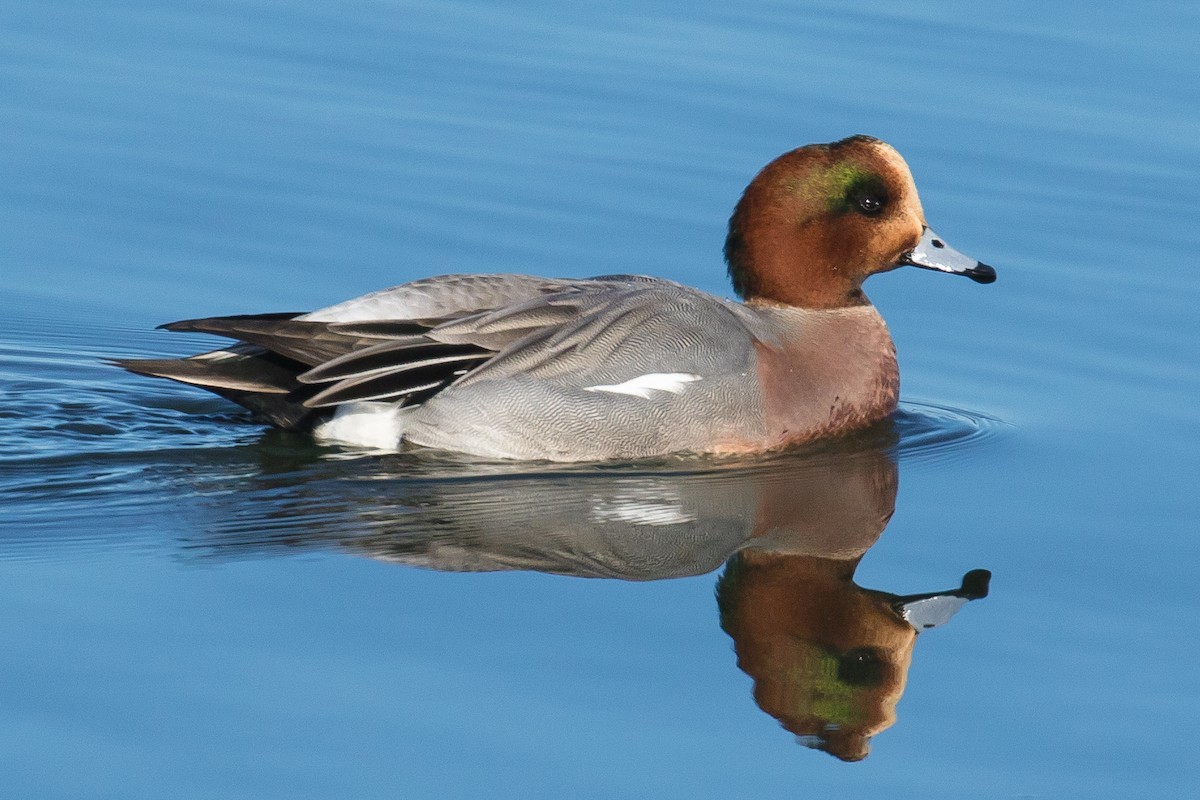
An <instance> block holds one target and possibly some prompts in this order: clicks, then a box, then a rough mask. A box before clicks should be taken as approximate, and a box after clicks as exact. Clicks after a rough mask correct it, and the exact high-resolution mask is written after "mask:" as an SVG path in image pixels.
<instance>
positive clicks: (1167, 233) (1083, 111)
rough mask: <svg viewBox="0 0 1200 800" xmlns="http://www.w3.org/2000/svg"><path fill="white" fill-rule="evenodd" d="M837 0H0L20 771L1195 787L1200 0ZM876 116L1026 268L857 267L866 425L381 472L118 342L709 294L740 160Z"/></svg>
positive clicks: (682, 793)
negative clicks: (881, 324)
mask: <svg viewBox="0 0 1200 800" xmlns="http://www.w3.org/2000/svg"><path fill="white" fill-rule="evenodd" d="M847 8H848V6H846V5H845V4H839V3H806V4H803V5H801V6H797V5H793V4H778V5H776V4H770V3H748V4H747V3H742V4H734V5H730V4H728V3H666V2H664V3H637V4H632V3H631V4H620V3H618V4H606V5H605V6H604V7H599V8H592V9H589V10H581V9H567V8H565V7H564V6H563V5H562V4H559V3H537V2H529V3H523V4H521V5H520V6H519V7H515V8H514V7H505V8H501V7H500V6H498V5H495V4H490V3H476V2H458V3H431V4H423V3H392V2H355V3H342V4H329V3H315V2H307V1H306V0H291V1H290V2H287V3H283V2H219V3H206V4H202V5H197V4H192V3H182V2H158V3H154V2H133V3H115V2H105V1H103V0H101V1H100V2H95V1H93V2H87V3H82V2H78V3H69V2H43V3H37V4H16V3H7V4H3V5H2V6H0V119H3V120H4V123H3V125H0V218H3V219H4V233H3V234H0V270H2V272H0V274H2V276H3V286H4V289H3V292H0V607H2V608H3V613H0V764H2V765H3V768H2V769H0V796H3V797H13V798H25V797H29V798H35V797H36V798H73V799H74V798H93V797H94V798H160V797H187V798H190V797H197V798H199V797H204V798H240V797H245V798H268V797H272V798H273V797H279V798H301V797H305V798H307V797H312V798H328V797H355V798H374V797H480V796H520V797H562V796H592V797H632V796H647V797H650V796H653V797H687V798H693V797H709V796H714V797H715V796H735V797H741V796H753V795H756V794H762V795H767V796H781V795H817V796H819V795H822V794H831V793H836V796H845V797H860V796H868V795H871V794H873V795H876V796H884V797H914V798H915V797H920V798H925V797H945V796H950V795H951V794H958V793H962V792H969V793H971V795H973V796H976V797H987V798H991V797H997V798H1010V797H1012V798H1015V797H1047V798H1049V797H1089V798H1095V797H1100V798H1108V797H1112V798H1127V797H1147V796H1174V797H1186V796H1192V795H1193V794H1194V793H1195V792H1196V790H1197V789H1198V788H1200V767H1197V765H1196V758H1195V752H1194V751H1195V746H1194V741H1193V738H1194V737H1193V736H1192V735H1191V733H1190V731H1191V729H1192V728H1193V727H1194V726H1193V721H1194V719H1195V718H1196V716H1197V714H1198V713H1200V693H1198V692H1197V689H1196V684H1197V680H1196V679H1197V673H1196V667H1195V664H1196V662H1197V656H1198V655H1200V648H1198V647H1197V645H1196V644H1195V637H1194V635H1193V634H1192V629H1193V628H1194V625H1195V619H1196V617H1197V614H1200V597H1198V595H1197V593H1196V591H1195V571H1196V565H1197V563H1198V562H1200V544H1198V541H1197V536H1196V523H1195V520H1196V518H1197V516H1198V515H1200V500H1198V497H1200V492H1197V484H1198V478H1200V456H1198V455H1197V450H1198V446H1197V445H1198V444H1200V412H1198V411H1197V404H1196V398H1197V396H1198V395H1200V370H1198V368H1197V360H1196V354H1197V353H1200V341H1198V339H1200V326H1198V325H1197V314H1196V310H1195V309H1196V307H1197V304H1198V302H1200V289H1198V286H1200V279H1198V278H1197V272H1196V264H1195V262H1196V253H1197V252H1198V251H1200V233H1198V231H1200V228H1198V227H1197V226H1196V223H1195V216H1196V214H1195V202H1194V200H1193V195H1194V187H1195V185H1196V183H1197V180H1198V179H1200V147H1197V140H1196V124H1197V123H1196V120H1197V118H1198V114H1200V45H1198V42H1200V12H1197V11H1196V10H1195V9H1194V8H1192V7H1190V6H1187V7H1185V4H1167V3H1164V4H1154V3H1149V4H1139V5H1136V6H1130V7H1129V8H1122V7H1117V6H1115V5H1113V6H1112V7H1108V6H1103V5H1102V6H1088V7H1086V8H1084V7H1082V6H1081V7H1080V9H1079V10H1065V9H1064V8H1061V7H1057V6H1054V5H1047V4H1045V3H1036V4H1035V3H1013V4H1005V5H1004V7H1003V8H1000V9H994V10H984V11H970V12H968V11H967V9H966V7H965V6H962V5H961V4H950V3H935V2H926V3H910V4H905V5H904V6H903V7H902V8H898V7H897V6H896V4H892V3H886V4H885V3H875V4H855V5H854V8H853V9H852V10H847ZM855 132H865V133H871V134H874V135H877V136H880V137H882V138H885V139H887V140H889V141H891V142H892V143H893V144H895V145H896V146H897V147H898V148H899V149H900V151H901V152H902V153H904V154H905V156H906V157H907V158H908V160H909V163H910V165H911V167H912V169H913V172H914V173H915V175H916V179H917V183H918V186H919V187H920V188H921V191H922V198H923V201H924V205H925V209H926V213H927V215H928V217H929V219H930V222H931V224H932V225H933V226H934V227H936V229H937V230H938V231H939V232H940V233H941V234H943V235H945V236H946V237H947V238H948V240H949V241H950V242H951V243H952V244H954V245H955V246H956V247H958V248H960V249H962V250H964V251H965V252H968V253H971V254H972V255H974V256H976V257H978V258H981V259H983V260H985V261H987V262H989V263H992V264H994V265H996V267H997V268H998V270H999V273H1000V279H999V281H998V282H997V283H996V284H995V285H994V286H990V287H980V286H976V285H974V284H972V283H970V282H969V281H963V280H956V279H951V278H947V277H945V276H940V275H935V274H933V273H928V272H919V271H916V270H902V271H899V272H894V273H890V274H888V275H884V276H879V277H876V278H873V279H872V280H871V281H870V282H869V283H868V286H867V288H868V291H869V293H870V294H871V297H872V299H873V300H874V301H875V303H876V304H877V305H878V306H879V307H880V308H881V310H882V311H883V313H884V316H885V317H886V318H887V319H888V321H889V324H890V325H891V328H892V331H893V334H894V336H895V339H896V342H897V346H898V348H899V353H900V361H901V369H902V372H903V376H904V404H903V409H902V411H901V412H900V413H899V414H898V415H897V417H896V418H895V419H894V420H892V421H891V422H890V423H889V424H887V425H884V426H881V427H880V428H879V429H876V430H872V431H868V432H866V433H864V434H863V435H862V436H858V437H854V438H853V439H852V440H849V441H844V442H839V443H835V444H831V445H829V446H826V447H822V448H819V449H817V450H814V451H811V452H802V453H794V454H788V455H786V456H776V457H772V458H765V459H754V460H748V461H718V460H690V461H680V460H670V459H667V460H663V461H661V462H655V463H648V464H639V465H624V466H622V465H610V466H606V467H604V468H594V467H592V468H588V467H577V468H571V469H567V470H551V469H548V468H545V467H539V466H536V465H534V466H528V465H527V466H520V467H519V466H513V465H498V464H482V463H472V462H470V461H469V460H464V459H458V458H454V457H450V456H412V455H405V456H393V457H367V458H363V457H351V456H352V455H353V454H349V453H344V452H339V451H337V450H334V449H330V448H319V447H317V446H315V445H314V444H313V443H312V442H310V441H308V440H306V439H305V438H303V437H296V436H289V435H283V434H279V433H273V432H267V431H264V430H263V429H262V428H261V427H259V426H257V425H255V424H253V423H252V422H251V421H250V420H249V419H248V418H247V417H246V416H245V415H243V414H242V413H241V412H240V411H239V410H238V409H236V408H234V407H232V406H230V405H228V404H226V403H224V402H223V401H221V400H219V399H215V398H212V397H210V396H208V395H205V394H204V393H201V392H198V391H194V390H189V389H187V388H185V387H182V386H178V385H173V384H169V383H166V382H153V381H150V380H146V379H140V378H135V377H133V376H130V375H126V374H123V373H121V372H120V371H117V370H115V369H113V368H111V367H108V366H106V365H105V364H104V362H103V359H104V358H107V357H114V356H135V357H136V356H148V355H168V354H176V355H182V354H185V353H188V352H193V351H195V350H196V349H198V348H200V347H203V346H205V345H206V344H208V342H207V341H206V340H205V339H204V338H203V337H197V336H191V337H189V336H186V335H178V334H167V333H162V332H157V331H154V330H153V326H154V325H156V324H158V323H160V322H165V321H169V320H173V319H178V318H183V317H191V316H201V315H208V314H228V313H247V312H257V311H276V310H277V311H291V310H305V309H310V308H314V307H318V306H322V305H327V304H329V303H331V302H334V301H337V300H341V299H344V298H346V297H350V296H353V295H355V294H358V293H361V292H364V291H368V290H371V289H375V288H379V287H382V286H387V285H391V284H395V283H398V282H401V281H404V280H407V279H411V278H416V277H420V276H423V275H427V274H433V273H438V272H445V271H520V272H532V273H541V274H547V275H570V276H586V275H593V274H603V273H612V272H630V271H637V272H646V273H651V274H655V275H660V276H664V277H668V278H672V279H675V280H680V281H684V282H687V283H691V284H693V285H697V286H700V287H701V288H704V289H707V290H709V291H713V292H717V293H726V292H727V291H728V290H727V288H726V285H725V280H724V275H723V267H722V265H721V262H720V253H719V251H720V245H721V242H722V241H723V237H724V225H725V221H726V219H727V217H728V214H729V211H730V209H731V208H732V205H733V203H734V201H735V200H736V198H737V196H738V194H739V192H740V191H741V189H742V188H743V186H744V185H745V183H746V181H747V180H748V179H749V178H750V177H751V176H752V175H753V174H754V172H755V171H756V170H757V169H758V168H759V167H760V166H761V165H762V164H764V163H766V161H768V160H769V159H770V158H772V157H774V156H775V155H777V154H778V153H780V152H782V151H784V150H787V149H790V148H792V147H795V146H797V145H799V144H804V143H807V142H812V141H828V140H831V139H835V138H840V137H842V136H845V135H847V134H850V133H855ZM893 509H894V516H892V517H891V520H890V523H888V522H887V520H888V515H889V514H891V513H892V511H893ZM885 524H886V531H885V530H884V527H885ZM752 534H765V535H758V536H752ZM868 550H869V552H867V551H868ZM860 559H861V563H859V560H860ZM727 561H728V563H727ZM973 569H987V570H990V571H991V572H992V574H993V576H994V577H993V580H992V585H991V593H990V595H989V596H988V597H987V598H986V599H983V600H979V601H976V602H971V603H969V604H967V605H966V606H965V607H964V608H962V610H961V611H960V612H959V613H958V615H957V616H955V617H954V619H953V620H952V621H950V622H949V624H947V625H945V626H944V627H938V628H937V629H935V630H930V631H927V632H925V633H922V634H920V635H919V637H915V634H914V632H913V629H912V628H911V627H909V626H908V625H907V624H905V623H903V622H902V620H901V619H900V617H899V615H898V613H897V611H896V610H895V608H894V604H896V603H902V602H904V601H905V600H909V601H912V600H914V598H911V597H905V596H906V595H911V594H920V593H931V592H938V591H942V590H951V589H954V588H956V587H958V586H959V583H960V581H961V579H962V576H963V575H964V574H965V573H967V572H968V571H970V570H973ZM937 602H943V603H953V599H952V598H951V599H943V600H940V601H937ZM935 610H936V609H935ZM926 611H927V612H928V609H927V610H926ZM914 637H915V638H916V641H915V642H914ZM866 650H869V651H870V653H872V654H873V655H872V656H871V658H869V659H866V660H865V661H864V660H863V659H858V661H855V658H854V657H853V656H854V654H856V653H860V652H862V651H866ZM901 692H902V696H901ZM831 724H832V725H834V726H835V727H832V728H821V730H825V731H826V733H825V740H824V741H823V742H822V741H820V740H819V737H816V738H814V735H813V731H814V730H815V729H816V728H820V726H823V725H831ZM814 726H816V727H814ZM829 731H835V733H829ZM868 733H874V734H875V735H874V738H873V739H872V740H871V742H870V750H871V751H870V755H869V757H867V758H865V759H864V760H861V761H858V762H856V763H846V762H844V761H842V760H839V759H837V758H834V757H831V756H830V755H827V754H825V753H822V752H819V751H817V750H815V749H812V748H811V747H805V746H803V745H804V744H808V745H810V746H811V745H823V746H824V747H825V749H829V750H833V751H837V752H838V753H839V754H840V755H842V756H844V757H856V758H857V757H859V756H861V755H862V750H863V748H864V747H865V746H866V744H865V741H864V737H865V736H866V735H867V734H868ZM798 737H799V741H798Z"/></svg>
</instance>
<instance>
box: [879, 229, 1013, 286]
mask: <svg viewBox="0 0 1200 800" xmlns="http://www.w3.org/2000/svg"><path fill="white" fill-rule="evenodd" d="M905 265H909V266H914V267H921V268H922V269H936V270H938V271H939V272H949V273H951V274H952V275H966V276H967V277H968V278H970V279H971V280H973V281H975V282H976V283H991V282H992V281H994V280H996V270H994V269H992V268H991V267H989V266H988V265H987V264H983V263H981V262H979V261H976V260H975V259H973V258H971V257H970V256H967V255H963V254H962V253H960V252H958V251H957V250H955V249H954V248H953V247H951V246H950V245H948V244H946V241H945V239H943V238H942V237H940V236H938V235H937V234H936V233H934V232H933V229H932V228H925V230H924V231H922V233H921V241H920V242H918V243H917V246H916V247H914V248H913V249H912V250H910V251H908V252H907V253H905V254H904V255H903V256H901V257H900V261H899V263H898V266H905Z"/></svg>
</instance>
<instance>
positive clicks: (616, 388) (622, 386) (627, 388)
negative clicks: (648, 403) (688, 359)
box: [583, 372, 700, 400]
mask: <svg viewBox="0 0 1200 800" xmlns="http://www.w3.org/2000/svg"><path fill="white" fill-rule="evenodd" d="M698 380H700V376H699V375H693V374H692V373H690V372H651V373H648V374H646V375H638V376H637V377H636V378H630V379H629V380H627V381H625V382H624V383H615V384H611V385H605V386H585V387H583V390H584V391H585V392H608V393H610V394H629V395H633V396H634V397H641V398H643V399H646V400H649V399H650V393H651V392H669V393H670V394H679V393H680V392H682V391H683V387H684V386H686V385H687V384H689V383H691V382H692V381H698Z"/></svg>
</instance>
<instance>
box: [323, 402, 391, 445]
mask: <svg viewBox="0 0 1200 800" xmlns="http://www.w3.org/2000/svg"><path fill="white" fill-rule="evenodd" d="M404 412H405V409H402V408H400V407H399V406H397V405H395V404H393V403H370V402H358V403H346V404H344V405H340V406H338V409H337V411H336V412H334V415H333V419H331V420H329V421H328V422H323V423H321V424H320V425H318V426H317V427H316V428H314V429H313V436H314V437H316V438H317V439H320V440H322V441H332V442H340V443H342V444H349V445H354V446H355V447H365V448H368V449H371V450H390V451H396V450H399V449H400V437H401V436H403V435H404V416H405V413H404Z"/></svg>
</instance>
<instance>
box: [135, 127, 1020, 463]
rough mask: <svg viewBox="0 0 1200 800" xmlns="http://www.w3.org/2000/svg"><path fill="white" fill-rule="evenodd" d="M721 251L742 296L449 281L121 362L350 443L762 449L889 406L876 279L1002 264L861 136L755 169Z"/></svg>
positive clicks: (662, 285)
mask: <svg viewBox="0 0 1200 800" xmlns="http://www.w3.org/2000/svg"><path fill="white" fill-rule="evenodd" d="M724 256H725V262H726V265H727V268H728V274H729V278H730V281H731V283H732V286H733V290H734V292H735V294H736V295H737V299H729V298H723V297H718V296H715V295H712V294H710V293H707V292H703V291H700V290H698V289H695V288H691V287H689V286H685V285H683V284H680V283H676V282H673V281H669V280H665V279H662V278H656V277H650V276H646V275H633V274H630V275H603V276H599V277H594V278H588V279H569V278H543V277H536V276H532V275H520V274H453V275H440V276H436V277H429V278H423V279H420V280H415V281H412V282H409V283H404V284H402V285H399V286H394V287H391V288H388V289H383V290H380V291H376V292H372V293H370V294H366V295H363V296H361V297H356V298H353V299H351V300H347V301H345V302H341V303H337V304H335V305H331V306H328V307H326V308H322V309H319V310H317V311H312V312H308V313H271V314H251V315H237V316H222V317H208V318H201V319H191V320H182V321H179V322H172V323H168V324H166V325H162V326H160V327H161V328H165V329H167V330H170V331H191V332H199V333H207V334H214V335H217V336H221V337H225V338H227V339H232V340H234V343H233V344H232V345H230V346H227V347H222V348H220V349H216V350H212V351H208V352H204V353H200V354H197V355H193V356H190V357H186V358H171V359H117V360H115V362H114V363H115V364H116V365H118V366H120V367H122V368H124V369H126V370H129V371H130V372H133V373H138V374H141V375H147V376H153V377H159V378H167V379H170V380H174V381H179V382H182V383H185V384H190V385H193V386H197V387H201V388H203V389H206V390H208V391H211V392H214V393H216V394H218V395H220V396H222V397H225V398H227V399H229V400H232V401H233V402H235V403H238V404H240V405H242V406H244V407H246V408H248V409H249V410H250V411H251V412H252V414H253V415H254V416H255V417H256V418H257V419H259V420H261V421H263V422H265V423H268V424H271V425H274V426H277V427H280V428H284V429H287V430H292V431H307V432H311V433H312V434H313V435H314V436H315V437H316V438H317V439H318V440H321V441H322V442H324V443H329V444H340V445H345V446H350V447H356V448H367V449H371V450H383V451H401V450H410V449H421V448H430V449H434V450H441V451H452V452H456V453H461V454H466V455H468V456H474V457H479V458H484V459H503V460H523V461H530V460H542V461H552V462H583V461H609V460H633V459H646V458H657V457H662V456H668V455H673V454H692V455H709V454H712V455H737V454H747V453H763V452H769V451H775V450H780V449H783V448H789V447H794V446H798V445H802V444H805V443H810V442H813V441H815V440H819V439H824V438H828V437H835V436H839V435H843V434H846V433H848V432H850V431H853V430H856V429H859V428H864V427H868V426H871V425H873V424H875V423H876V422H878V421H880V420H882V419H884V418H886V417H888V416H889V415H891V414H892V412H894V411H895V409H896V406H897V403H898V401H899V391H900V376H899V369H898V365H897V361H896V349H895V345H894V344H893V341H892V338H891V335H890V333H889V331H888V328H887V325H886V324H885V322H884V320H883V318H882V316H881V315H880V314H879V312H878V311H877V310H876V308H875V307H874V306H873V305H872V304H871V302H870V301H869V300H868V298H867V296H866V295H865V294H864V292H863V288H862V287H863V282H864V281H865V280H866V279H867V278H868V277H869V276H871V275H874V274H876V273H880V272H887V271H889V270H893V269H896V268H899V267H902V266H914V267H920V268H924V269H929V270H936V271H940V272H943V273H947V274H952V275H962V276H966V277H968V278H970V279H972V280H974V281H976V282H978V283H991V282H993V281H994V280H995V279H996V271H995V270H994V269H993V268H992V267H990V266H988V265H987V264H983V263H981V262H979V261H977V260H975V259H973V258H970V257H969V256H966V255H964V254H963V253H961V252H959V251H957V250H955V249H954V248H952V247H950V246H949V245H948V244H947V243H946V241H945V240H944V239H942V238H941V237H940V236H939V235H938V234H936V233H935V232H934V231H933V229H932V228H930V227H929V225H928V224H927V222H926V219H925V213H924V211H923V209H922V207H921V201H920V199H919V197H918V195H917V189H916V185H915V184H914V182H913V177H912V174H911V172H910V170H909V168H908V165H907V164H906V163H905V161H904V159H903V158H902V157H901V155H900V154H899V153H898V152H897V151H896V149H895V148H893V147H892V146H891V145H889V144H887V143H886V142H883V141H882V140H880V139H876V138H874V137H871V136H865V135H856V136H851V137H848V138H845V139H841V140H839V141H835V142H831V143H822V144H809V145H806V146H803V147H799V148H797V149H794V150H791V151H789V152H786V153H784V154H783V155H781V156H779V157H778V158H776V159H774V160H773V161H771V162H770V163H769V164H767V165H766V166H765V167H764V168H763V169H762V170H761V171H760V172H759V173H758V174H757V175H756V176H755V177H754V178H753V180H751V181H750V183H749V185H748V186H747V187H746V189H745V191H744V192H743V193H742V196H741V198H740V199H739V201H738V202H737V204H736V206H735V208H734V211H733V214H732V216H731V217H730V219H729V227H728V233H727V236H726V239H725V246H724Z"/></svg>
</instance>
